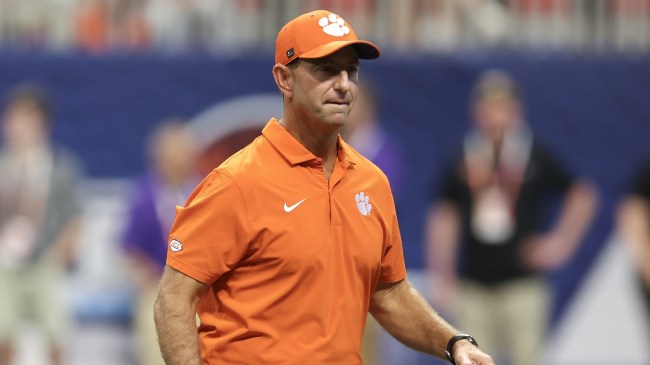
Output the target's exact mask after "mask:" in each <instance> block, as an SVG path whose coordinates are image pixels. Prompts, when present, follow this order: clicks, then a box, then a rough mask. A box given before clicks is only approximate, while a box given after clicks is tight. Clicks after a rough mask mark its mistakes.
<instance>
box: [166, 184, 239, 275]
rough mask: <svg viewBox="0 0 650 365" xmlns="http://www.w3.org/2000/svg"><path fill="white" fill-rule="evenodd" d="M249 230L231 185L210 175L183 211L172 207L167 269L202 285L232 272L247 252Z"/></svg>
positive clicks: (236, 190) (237, 190) (237, 197)
mask: <svg viewBox="0 0 650 365" xmlns="http://www.w3.org/2000/svg"><path fill="white" fill-rule="evenodd" d="M249 243H250V226H249V221H248V215H247V213H246V206H245V202H244V200H243V196H242V193H241V191H240V189H239V187H238V186H237V184H236V183H235V181H234V180H233V179H232V178H231V177H229V176H227V175H225V174H223V173H220V172H218V171H213V172H212V173H211V174H210V175H208V176H207V177H206V178H205V179H204V180H203V181H202V182H201V184H199V186H198V187H197V188H196V189H195V190H194V192H193V193H192V195H191V196H190V198H189V199H188V201H187V203H186V204H185V206H184V207H176V218H175V220H174V224H173V226H172V229H171V232H170V236H169V245H168V249H167V265H169V266H171V267H173V268H174V269H176V270H178V271H180V272H182V273H184V274H186V275H188V276H190V277H192V278H194V279H196V280H198V281H200V282H203V283H205V284H212V283H213V282H214V281H215V280H217V279H218V278H219V277H220V276H221V275H223V274H224V273H226V272H228V271H230V270H231V269H232V268H234V267H235V266H236V265H237V263H238V262H239V261H240V260H241V259H242V258H243V257H244V256H245V255H246V253H247V252H248V248H249Z"/></svg>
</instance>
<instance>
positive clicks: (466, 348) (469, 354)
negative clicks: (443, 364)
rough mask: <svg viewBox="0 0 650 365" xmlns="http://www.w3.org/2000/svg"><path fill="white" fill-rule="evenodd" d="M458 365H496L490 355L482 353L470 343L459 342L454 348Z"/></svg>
mask: <svg viewBox="0 0 650 365" xmlns="http://www.w3.org/2000/svg"><path fill="white" fill-rule="evenodd" d="M454 360H455V361H456V365H494V360H492V357H490V355H488V354H486V353H484V352H483V351H481V350H480V349H479V348H478V347H476V346H474V345H473V344H472V343H470V342H469V341H459V342H457V343H456V345H455V346H454Z"/></svg>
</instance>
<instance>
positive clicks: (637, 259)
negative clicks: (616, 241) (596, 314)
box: [617, 195, 650, 287]
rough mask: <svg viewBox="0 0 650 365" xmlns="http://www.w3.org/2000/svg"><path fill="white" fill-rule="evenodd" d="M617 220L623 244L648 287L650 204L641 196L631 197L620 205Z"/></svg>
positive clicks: (649, 284)
mask: <svg viewBox="0 0 650 365" xmlns="http://www.w3.org/2000/svg"><path fill="white" fill-rule="evenodd" d="M617 218H618V222H617V223H618V229H619V231H620V233H621V235H622V241H623V244H624V245H625V246H626V247H627V249H628V252H629V253H630V256H631V257H632V260H633V261H634V265H635V266H636V268H637V270H638V271H639V274H640V275H641V277H642V278H643V281H644V282H645V283H646V285H647V286H649V287H650V265H648V263H650V223H649V222H650V204H648V201H647V200H646V199H644V198H643V197H641V196H638V195H631V196H629V197H627V198H625V200H623V202H622V203H621V205H620V207H619V209H618V217H617Z"/></svg>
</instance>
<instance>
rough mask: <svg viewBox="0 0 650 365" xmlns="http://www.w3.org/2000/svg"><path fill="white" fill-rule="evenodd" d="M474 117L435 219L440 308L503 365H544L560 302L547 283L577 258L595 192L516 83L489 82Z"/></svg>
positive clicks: (484, 79) (432, 233)
mask: <svg viewBox="0 0 650 365" xmlns="http://www.w3.org/2000/svg"><path fill="white" fill-rule="evenodd" d="M472 111H473V117H474V122H475V123H474V128H473V129H472V130H471V131H470V132H468V134H467V135H466V137H465V140H464V144H463V146H462V153H461V154H460V155H461V156H460V158H458V159H457V160H456V161H454V163H453V164H452V165H451V167H450V168H449V169H448V171H447V172H446V174H445V180H444V183H443V188H442V196H441V197H440V199H438V200H437V201H436V203H435V204H434V205H433V206H432V210H431V212H432V213H431V215H430V217H429V224H428V230H429V232H428V239H429V264H430V268H431V272H432V273H433V276H432V279H433V281H432V283H433V286H432V287H433V288H434V290H433V292H432V299H433V301H434V303H435V304H436V305H437V306H438V307H439V309H440V310H442V311H447V312H450V311H451V310H452V309H453V310H454V311H455V314H456V316H457V319H458V322H459V326H460V328H463V329H464V330H466V331H469V332H471V333H473V334H477V336H480V338H482V339H483V340H482V342H483V343H482V344H481V346H482V348H484V349H486V351H487V352H488V353H491V354H493V356H494V358H495V360H496V362H497V363H502V361H503V360H501V359H500V358H499V354H503V355H505V357H508V358H509V360H510V363H512V364H514V365H530V364H537V363H538V361H539V349H540V345H541V343H542V340H543V335H544V331H545V328H546V324H547V313H548V309H549V302H550V300H549V291H548V288H547V287H546V285H545V283H544V280H543V279H542V277H541V276H540V275H539V274H540V273H542V272H544V271H547V270H552V269H555V268H557V267H559V266H561V265H562V264H563V263H565V262H566V261H567V260H568V259H569V258H570V257H571V255H572V253H573V252H574V250H575V248H576V247H577V245H578V244H579V242H580V240H581V238H582V236H583V233H584V232H585V230H586V228H587V226H588V225H589V222H590V220H591V216H592V213H593V211H594V209H595V201H596V193H595V189H594V188H593V187H592V185H591V184H590V183H588V182H587V181H586V180H584V179H577V178H574V177H573V176H571V175H569V174H567V173H566V172H565V171H564V170H563V169H562V168H561V167H560V166H559V165H558V164H557V163H556V162H555V160H554V159H553V158H552V156H551V155H550V153H549V152H548V151H547V150H546V149H545V148H544V147H543V146H542V145H541V144H540V143H539V141H538V140H536V139H535V138H534V135H533V133H532V131H531V129H530V128H529V127H528V126H527V125H526V124H525V123H524V120H523V111H522V103H521V100H520V95H519V87H518V85H517V83H516V82H515V81H514V80H513V79H512V78H511V77H510V76H509V75H507V74H506V73H504V72H502V71H496V70H491V71H488V72H486V73H485V74H483V75H482V76H481V77H480V79H479V81H478V82H477V84H476V85H475V87H474V90H473V95H472ZM554 194H565V198H564V205H563V207H562V208H561V212H560V213H559V217H558V219H557V220H556V222H555V225H554V227H553V229H551V230H550V232H543V231H542V229H541V223H542V222H541V221H542V215H543V209H544V207H545V206H546V204H545V202H546V199H549V198H552V196H553V195H554ZM455 303H458V305H457V306H455V305H454V304H455Z"/></svg>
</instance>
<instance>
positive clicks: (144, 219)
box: [123, 119, 198, 365]
mask: <svg viewBox="0 0 650 365" xmlns="http://www.w3.org/2000/svg"><path fill="white" fill-rule="evenodd" d="M150 143H151V144H150V148H149V159H150V167H149V168H148V169H147V172H146V173H145V174H143V176H141V177H140V178H139V179H138V180H137V181H136V182H135V184H134V189H133V193H132V194H131V196H130V199H129V200H128V201H129V210H128V212H129V213H128V217H127V220H126V227H125V230H124V235H123V246H124V249H125V252H126V254H127V256H128V258H129V259H130V261H131V265H130V269H131V275H132V278H133V281H134V282H135V284H136V285H137V288H136V289H137V294H138V298H137V299H138V300H137V306H136V311H135V313H134V332H135V336H136V340H137V342H138V351H137V356H138V360H139V363H140V365H159V364H163V359H162V358H161V357H160V350H159V348H158V341H157V339H156V329H155V327H154V323H153V322H152V320H151V319H152V318H153V304H154V302H155V300H156V296H157V295H158V280H159V279H160V275H162V272H163V269H164V267H165V260H166V258H167V235H168V234H169V230H170V229H171V226H172V223H173V221H174V207H175V206H176V205H178V204H183V202H185V200H187V197H188V196H189V195H190V193H191V191H192V189H193V188H194V187H195V186H196V183H197V181H198V179H197V178H196V169H195V162H196V148H195V143H194V139H193V136H192V134H191V132H190V130H189V129H188V128H187V126H186V125H185V123H184V122H183V121H182V120H176V119H169V120H166V121H164V122H163V123H162V124H161V125H160V126H159V127H157V128H156V130H155V131H154V133H153V135H152V138H151V141H150Z"/></svg>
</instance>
